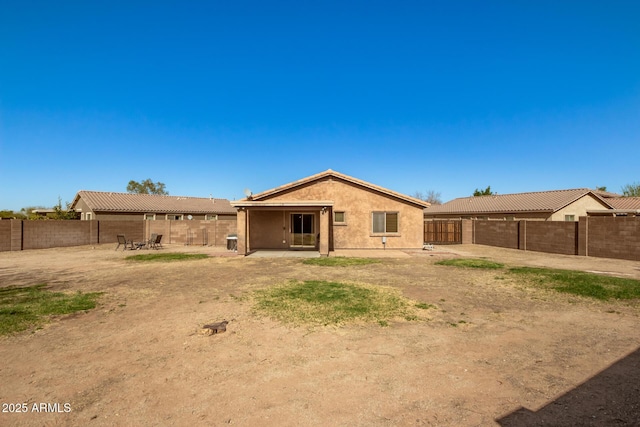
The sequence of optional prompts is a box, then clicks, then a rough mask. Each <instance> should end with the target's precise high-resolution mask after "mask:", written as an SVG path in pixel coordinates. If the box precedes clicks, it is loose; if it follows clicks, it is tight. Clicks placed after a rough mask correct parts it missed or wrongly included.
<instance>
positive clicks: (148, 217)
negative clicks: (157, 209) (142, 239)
mask: <svg viewBox="0 0 640 427" xmlns="http://www.w3.org/2000/svg"><path fill="white" fill-rule="evenodd" d="M144 219H145V220H146V221H153V220H154V219H156V214H144Z"/></svg>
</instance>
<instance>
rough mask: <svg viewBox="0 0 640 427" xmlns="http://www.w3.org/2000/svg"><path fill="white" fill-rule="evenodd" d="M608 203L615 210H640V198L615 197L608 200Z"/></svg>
mask: <svg viewBox="0 0 640 427" xmlns="http://www.w3.org/2000/svg"><path fill="white" fill-rule="evenodd" d="M607 202H608V203H609V204H610V205H611V206H613V207H614V208H615V209H622V210H624V209H629V210H633V209H640V197H615V198H611V199H607Z"/></svg>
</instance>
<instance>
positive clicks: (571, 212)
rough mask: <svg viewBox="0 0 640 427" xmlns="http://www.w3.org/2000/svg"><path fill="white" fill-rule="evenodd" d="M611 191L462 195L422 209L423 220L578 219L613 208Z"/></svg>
mask: <svg viewBox="0 0 640 427" xmlns="http://www.w3.org/2000/svg"><path fill="white" fill-rule="evenodd" d="M609 194H611V193H603V192H598V191H595V190H589V189H586V188H579V189H574V190H556V191H538V192H533V193H517V194H500V195H492V196H475V197H474V196H472V197H461V198H458V199H454V200H451V201H449V202H447V203H444V204H442V205H433V206H431V207H429V208H427V209H425V210H424V217H425V219H495V220H521V219H526V220H537V221H578V218H579V217H580V216H586V215H587V211H593V210H603V209H613V206H612V205H611V204H610V202H609V201H610V200H611V199H610V198H608V197H607V196H608V195H609Z"/></svg>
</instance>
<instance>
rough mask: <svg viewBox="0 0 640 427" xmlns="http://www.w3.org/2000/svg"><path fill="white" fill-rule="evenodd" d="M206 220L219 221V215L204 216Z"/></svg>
mask: <svg viewBox="0 0 640 427" xmlns="http://www.w3.org/2000/svg"><path fill="white" fill-rule="evenodd" d="M204 219H205V220H207V221H217V220H218V214H206V215H205V216H204Z"/></svg>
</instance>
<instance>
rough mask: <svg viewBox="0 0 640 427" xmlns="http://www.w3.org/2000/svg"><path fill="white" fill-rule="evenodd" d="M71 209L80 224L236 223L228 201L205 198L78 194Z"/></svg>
mask: <svg viewBox="0 0 640 427" xmlns="http://www.w3.org/2000/svg"><path fill="white" fill-rule="evenodd" d="M71 209H72V210H75V211H76V212H78V213H79V214H80V219H81V220H92V219H97V220H128V219H131V220H142V219H144V220H187V219H194V220H217V219H235V217H236V210H235V209H234V208H233V207H231V205H230V204H229V200H226V199H215V198H206V197H184V196H169V195H167V196H159V195H155V194H132V193H114V192H105V191H85V190H82V191H79V192H78V194H76V197H75V198H74V199H73V202H72V203H71Z"/></svg>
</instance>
